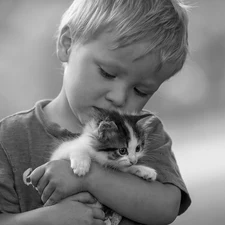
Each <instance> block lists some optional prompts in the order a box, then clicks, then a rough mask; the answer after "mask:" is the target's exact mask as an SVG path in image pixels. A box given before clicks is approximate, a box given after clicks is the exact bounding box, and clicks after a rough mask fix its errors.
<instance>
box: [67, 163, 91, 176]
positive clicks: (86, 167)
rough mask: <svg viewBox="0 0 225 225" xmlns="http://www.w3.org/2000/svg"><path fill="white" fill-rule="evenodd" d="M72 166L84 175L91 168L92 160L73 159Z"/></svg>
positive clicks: (76, 171)
mask: <svg viewBox="0 0 225 225" xmlns="http://www.w3.org/2000/svg"><path fill="white" fill-rule="evenodd" d="M71 168H72V169H73V172H74V173H75V174H76V175H78V176H84V175H85V174H86V173H87V172H88V171H89V169H90V161H89V160H85V159H82V160H81V159H80V160H77V159H71Z"/></svg>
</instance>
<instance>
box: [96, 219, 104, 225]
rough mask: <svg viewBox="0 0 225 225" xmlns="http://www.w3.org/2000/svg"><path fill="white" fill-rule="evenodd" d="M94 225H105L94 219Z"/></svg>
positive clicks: (101, 221)
mask: <svg viewBox="0 0 225 225" xmlns="http://www.w3.org/2000/svg"><path fill="white" fill-rule="evenodd" d="M93 222H94V225H105V222H104V221H103V220H99V219H94V221H93Z"/></svg>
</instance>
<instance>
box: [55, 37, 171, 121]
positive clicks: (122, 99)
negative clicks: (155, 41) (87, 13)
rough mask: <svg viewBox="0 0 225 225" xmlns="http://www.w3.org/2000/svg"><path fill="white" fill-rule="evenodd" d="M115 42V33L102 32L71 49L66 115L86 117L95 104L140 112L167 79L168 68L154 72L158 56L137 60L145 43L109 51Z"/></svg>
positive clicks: (151, 55)
mask: <svg viewBox="0 0 225 225" xmlns="http://www.w3.org/2000/svg"><path fill="white" fill-rule="evenodd" d="M112 43H113V35H112V33H103V34H102V35H100V36H99V37H98V39H97V40H94V41H91V42H89V43H87V44H84V45H73V46H72V47H71V48H70V50H69V51H70V53H69V57H68V60H67V66H66V68H65V72H64V84H63V91H64V94H65V95H64V98H65V99H64V101H68V103H69V104H68V107H67V109H64V110H67V115H68V113H69V111H70V112H71V113H72V114H71V115H73V116H74V115H75V116H76V117H77V116H78V115H79V116H81V118H85V115H87V114H88V112H90V110H91V108H92V107H93V106H96V107H99V108H105V109H119V110H122V111H125V112H133V111H136V112H139V111H140V110H141V109H142V108H143V107H144V105H145V104H146V103H147V101H148V100H149V99H150V98H151V96H152V95H153V94H154V92H155V91H156V90H157V89H158V88H159V86H160V85H161V84H162V83H163V81H164V80H165V79H167V78H168V74H169V73H170V71H169V70H171V69H169V68H167V69H166V71H165V69H162V70H161V71H158V72H155V70H156V67H157V65H158V61H157V56H156V55H154V54H148V55H146V56H144V57H141V58H139V59H136V58H137V57H138V56H139V55H141V54H142V53H143V52H144V51H145V49H146V46H147V44H146V43H144V42H143V43H139V44H132V45H130V46H127V47H124V48H118V49H116V50H110V46H111V44H112ZM62 50H63V49H60V48H59V51H62ZM64 50H65V49H64ZM171 71H172V70H171Z"/></svg>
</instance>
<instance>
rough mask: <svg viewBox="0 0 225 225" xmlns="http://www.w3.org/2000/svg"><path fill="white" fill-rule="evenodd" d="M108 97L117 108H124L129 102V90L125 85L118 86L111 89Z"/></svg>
mask: <svg viewBox="0 0 225 225" xmlns="http://www.w3.org/2000/svg"><path fill="white" fill-rule="evenodd" d="M106 99H107V100H108V101H110V102H111V104H113V106H114V107H116V108H122V107H124V106H125V104H126V102H127V91H126V89H125V88H124V87H117V88H114V89H113V90H111V91H109V92H108V93H107V95H106Z"/></svg>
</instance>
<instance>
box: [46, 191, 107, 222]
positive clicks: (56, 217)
mask: <svg viewBox="0 0 225 225" xmlns="http://www.w3.org/2000/svg"><path fill="white" fill-rule="evenodd" d="M90 197H91V196H89V195H87V194H84V195H83V194H81V195H79V194H78V195H74V196H70V197H67V198H65V199H64V200H62V201H60V202H59V203H57V204H55V205H52V206H48V207H44V208H42V209H43V210H45V211H46V212H47V213H48V219H49V220H50V222H51V224H65V225H72V224H80V225H104V219H105V214H104V212H103V211H102V209H100V208H98V207H89V206H87V205H86V204H83V203H81V202H78V201H77V199H80V200H82V201H86V200H88V202H89V200H90V199H91V198H90ZM47 222H48V221H47Z"/></svg>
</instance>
